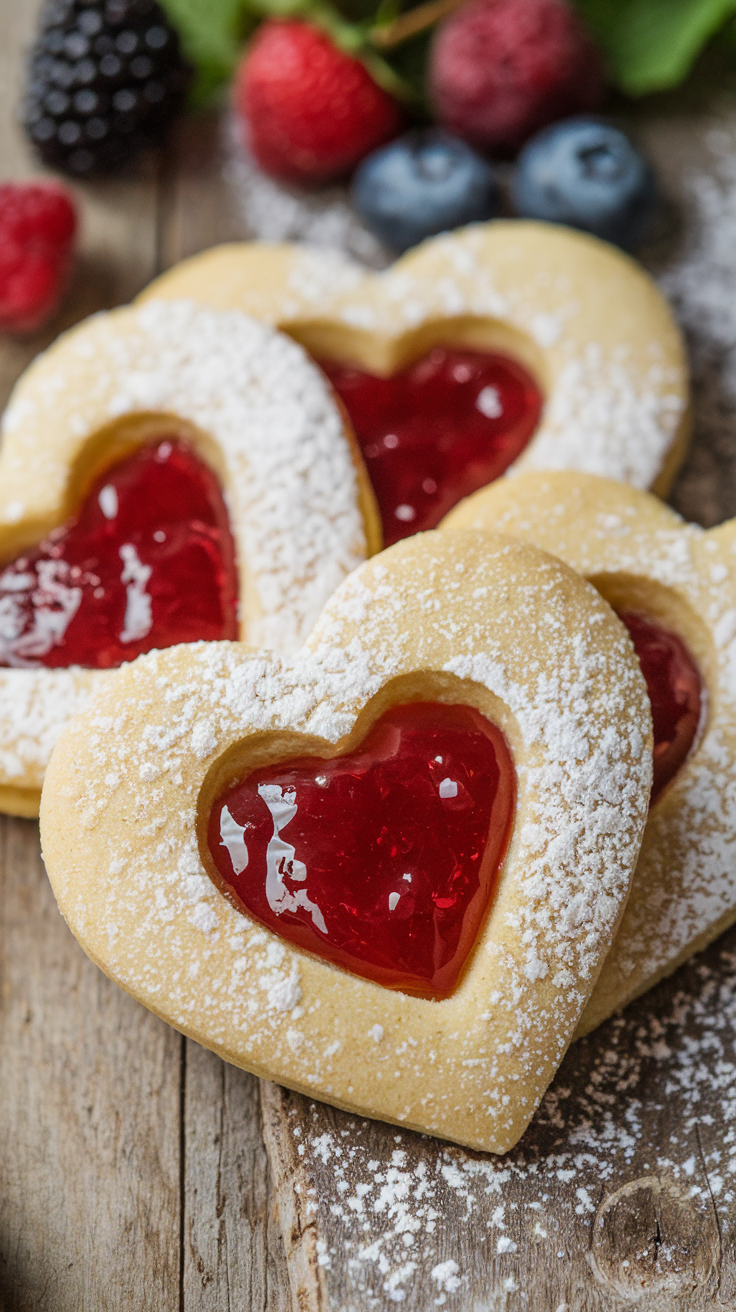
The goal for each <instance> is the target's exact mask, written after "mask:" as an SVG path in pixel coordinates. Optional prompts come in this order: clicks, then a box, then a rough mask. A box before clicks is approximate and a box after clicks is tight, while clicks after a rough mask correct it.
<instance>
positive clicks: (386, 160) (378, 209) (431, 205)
mask: <svg viewBox="0 0 736 1312" xmlns="http://www.w3.org/2000/svg"><path fill="white" fill-rule="evenodd" d="M500 199H501V193H500V189H499V186H498V183H497V181H496V176H495V173H494V171H493V169H492V168H491V166H490V164H488V163H487V162H486V161H485V160H484V159H481V158H480V156H479V155H476V153H475V151H474V150H471V149H470V147H469V146H466V145H465V142H463V141H458V140H457V138H456V137H451V136H448V134H447V133H445V132H438V131H436V130H432V129H429V130H427V131H425V132H408V133H407V134H406V136H403V137H399V139H398V141H393V142H392V143H391V145H389V146H383V147H382V148H381V149H380V150H376V151H374V153H373V154H372V155H369V156H368V158H367V159H366V160H364V161H363V163H362V164H361V166H360V168H359V169H358V171H357V173H356V175H355V179H354V182H353V201H354V203H355V207H356V209H357V210H358V213H359V214H360V215H361V216H362V217H363V219H364V220H365V222H366V223H367V224H368V227H369V228H372V229H373V231H374V232H375V233H376V234H377V235H378V236H379V237H380V238H381V240H382V241H384V242H385V243H386V245H387V246H392V247H393V248H394V249H395V250H397V251H403V250H406V249H407V247H408V246H415V245H416V243H417V242H419V241H423V239H424V238H425V237H431V236H432V235H433V234H434V233H436V232H446V231H447V229H448V228H456V227H458V225H459V224H462V223H473V222H474V221H476V220H478V219H488V218H490V217H491V216H492V215H493V214H496V213H497V212H498V210H499V208H500Z"/></svg>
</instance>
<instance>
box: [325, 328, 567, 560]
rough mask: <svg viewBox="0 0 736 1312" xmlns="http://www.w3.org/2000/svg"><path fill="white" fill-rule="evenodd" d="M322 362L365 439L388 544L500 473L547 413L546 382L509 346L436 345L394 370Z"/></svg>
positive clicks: (433, 520)
mask: <svg viewBox="0 0 736 1312" xmlns="http://www.w3.org/2000/svg"><path fill="white" fill-rule="evenodd" d="M320 365H321V367H322V369H323V370H324V371H325V373H326V374H327V377H328V378H329V380H330V382H331V383H332V386H333V387H334V389H335V391H336V392H337V394H338V396H339V397H340V398H341V400H342V402H343V404H344V405H345V408H346V410H347V412H348V416H349V418H350V422H351V424H352V425H353V428H354V429H355V433H356V436H357V438H358V441H359V443H360V446H361V448H362V451H363V455H364V457H365V462H366V466H367V468H368V473H369V475H370V479H371V482H372V484H373V490H374V492H375V494H376V499H377V501H378V506H379V509H380V512H381V518H382V520H383V534H384V541H385V544H386V546H387V547H388V546H390V545H391V543H392V542H397V541H398V540H399V538H404V537H406V536H407V535H408V534H410V533H419V532H420V531H421V530H423V529H427V528H436V526H437V525H438V524H439V522H440V520H441V519H442V518H443V516H444V515H446V514H447V513H448V511H450V510H452V507H453V506H454V505H456V504H457V502H458V501H460V500H461V498H462V497H467V496H469V495H470V493H471V492H475V491H477V489H478V488H479V487H485V486H486V484H487V483H491V482H492V481H493V479H494V478H498V477H499V475H501V474H502V473H503V472H504V470H505V469H508V467H509V465H510V464H511V463H512V462H513V461H514V460H516V458H517V456H519V455H520V454H521V452H522V451H523V450H524V447H525V446H526V444H527V442H528V441H529V439H530V437H531V435H532V433H533V432H534V430H535V428H536V427H537V424H538V422H539V414H540V410H541V407H542V398H541V396H540V393H539V390H538V388H537V387H536V385H535V383H534V381H533V379H532V378H531V377H530V375H529V374H528V373H527V371H526V369H524V368H522V366H521V365H520V364H517V363H516V361H515V360H510V359H509V358H508V357H507V356H504V355H498V354H496V353H491V352H488V351H466V350H455V349H454V348H451V347H447V346H436V347H435V348H434V350H433V351H430V353H429V355H426V356H424V358H423V359H421V360H417V361H416V363H415V364H413V365H410V366H409V368H408V369H404V370H402V372H401V373H398V374H394V376H393V377H392V378H377V377H376V376H375V374H367V373H363V372H362V371H361V370H359V369H351V368H348V367H346V366H345V365H339V364H334V363H331V362H330V361H325V360H321V361H320Z"/></svg>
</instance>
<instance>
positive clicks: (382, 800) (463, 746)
mask: <svg viewBox="0 0 736 1312" xmlns="http://www.w3.org/2000/svg"><path fill="white" fill-rule="evenodd" d="M515 795H516V776H515V772H514V767H513V764H512V761H511V756H510V754H509V750H508V747H507V746H506V742H505V739H504V737H503V735H502V734H501V732H500V731H499V730H498V729H497V728H496V727H495V726H494V725H492V724H490V723H489V722H488V721H487V720H486V719H485V718H484V717H483V716H482V715H480V713H479V712H478V711H476V710H474V709H472V708H471V707H468V706H456V705H444V704H441V703H434V702H411V703H408V704H406V705H401V706H395V707H393V708H392V709H391V710H389V711H387V712H386V713H385V715H383V716H382V717H381V718H380V719H379V720H378V721H377V722H376V724H374V726H373V727H372V729H371V730H370V732H369V733H368V734H367V736H366V738H365V739H364V741H363V742H362V744H361V746H360V747H359V748H358V749H357V750H356V751H354V752H352V753H350V755H348V756H339V757H334V758H332V759H330V760H325V759H323V758H321V757H315V756H312V757H301V758H299V759H297V760H292V761H283V762H279V763H278V764H275V765H273V766H269V767H266V768H263V769H259V770H257V771H255V772H254V773H253V774H250V775H248V777H247V778H246V779H244V780H243V781H242V782H241V783H239V784H237V785H236V786H235V787H234V788H232V789H231V790H230V791H229V792H228V793H226V794H225V796H223V797H221V798H220V799H219V800H218V801H217V803H216V804H215V806H214V807H213V810H212V814H211V816H210V824H209V847H210V852H211V854H212V858H213V860H214V862H215V865H216V867H217V870H218V872H219V874H220V877H221V880H222V886H223V888H224V889H226V890H228V891H229V892H231V894H234V895H235V900H236V902H237V903H238V905H240V906H241V907H242V908H243V909H244V910H245V911H247V912H248V913H249V914H250V915H251V916H253V917H254V918H255V919H256V920H259V921H260V922H261V923H262V924H264V925H266V926H267V927H268V928H269V929H271V930H274V931H275V932H276V933H277V934H280V935H281V937H282V938H285V939H288V940H289V942H291V943H295V944H297V945H298V947H300V948H304V949H306V950H307V951H308V952H313V953H315V954H316V955H317V956H320V957H324V958H326V959H327V960H328V961H331V962H334V963H335V965H338V966H342V967H344V968H345V969H346V970H349V971H352V972H353V973H354V974H356V975H362V976H364V977H365V978H366V979H371V980H375V981H376V982H377V983H379V984H383V985H386V986H388V987H389V988H396V989H402V990H404V991H405V992H408V993H417V994H421V995H422V996H424V997H429V998H439V997H444V996H446V995H447V994H448V993H450V992H452V990H453V988H454V987H455V985H456V983H457V981H458V978H459V976H460V974H461V972H462V969H463V966H464V964H465V962H466V961H467V958H468V956H469V954H470V952H471V951H472V949H473V945H474V944H475V941H476V938H477V936H478V931H479V929H480V926H481V924H482V921H483V918H484V916H485V913H486V909H487V907H488V903H489V900H490V898H491V896H492V893H493V890H494V887H495V883H496V878H497V875H498V872H499V869H500V866H501V863H502V862H503V859H504V856H505V854H506V847H507V844H508V840H509V836H510V833H511V826H512V823H513V813H514V805H515Z"/></svg>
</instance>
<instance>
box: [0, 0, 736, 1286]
mask: <svg viewBox="0 0 736 1312" xmlns="http://www.w3.org/2000/svg"><path fill="white" fill-rule="evenodd" d="M37 8H38V4H37V0H33V3H31V2H30V0H24V2H23V3H22V4H21V3H19V0H0V30H1V31H2V32H3V36H4V42H3V48H2V50H1V51H0V61H2V63H1V64H0V152H1V154H0V158H1V159H2V176H4V177H20V176H23V175H25V174H27V173H29V172H31V171H33V167H34V166H33V164H32V162H31V161H30V159H29V156H28V154H27V152H26V149H25V146H24V144H23V142H22V139H21V136H20V134H19V132H18V131H17V129H16V128H15V126H14V122H13V118H14V109H15V105H16V103H17V100H18V95H19V85H20V80H21V76H22V64H21V54H20V52H21V51H22V50H23V48H24V47H25V46H26V45H27V44H28V41H29V39H30V35H31V33H32V30H33V26H34V22H35V13H36V10H37ZM716 112H717V114H719V115H720V116H721V119H722V121H723V124H724V125H725V126H724V127H722V128H721V129H720V130H721V131H722V132H723V131H725V132H726V133H729V132H730V133H733V134H734V149H736V132H735V131H734V127H733V125H734V123H736V112H735V111H734V110H732V108H731V106H730V105H725V106H723V107H720V108H719V109H718V111H716ZM713 121H714V120H713V111H712V110H711V109H708V110H707V112H706V111H705V110H704V109H703V106H702V104H700V103H695V104H692V105H690V106H688V107H685V108H683V106H682V105H680V104H674V103H673V104H666V103H664V102H663V103H662V104H661V105H657V106H655V107H654V109H652V108H651V107H648V108H647V109H646V110H645V111H642V112H641V114H640V115H639V121H638V123H637V128H638V130H639V131H640V133H641V134H642V135H643V136H644V138H645V139H646V141H647V145H648V147H649V149H650V150H651V152H652V153H653V154H654V155H655V157H656V158H657V160H658V163H659V165H660V169H661V172H662V175H663V177H664V179H665V185H666V187H667V188H668V190H669V191H670V193H671V194H672V195H673V196H678V195H679V197H680V198H682V196H683V187H684V186H685V180H686V179H687V176H688V169H689V168H690V167H692V166H694V165H697V166H699V167H701V168H702V169H706V170H707V168H708V167H709V166H708V163H707V148H706V147H707V142H708V141H709V140H711V138H708V136H707V132H708V131H709V130H710V129H712V126H713ZM724 140H725V139H723V138H722V139H721V141H720V152H721V153H720V156H719V158H720V160H721V167H723V159H724ZM704 142H705V143H706V146H704ZM221 152H222V137H221V133H220V131H219V128H218V124H217V122H216V121H215V120H214V119H212V118H210V119H203V120H201V121H198V122H190V123H188V124H186V125H185V126H184V127H183V128H182V130H181V132H180V135H179V136H178V137H177V138H176V139H175V140H174V142H173V143H172V145H171V147H170V149H169V150H167V152H166V155H165V157H164V158H163V159H161V160H160V161H158V162H153V163H149V164H148V165H147V166H146V167H147V171H144V172H143V173H136V174H134V175H132V176H130V177H128V178H126V179H125V180H120V181H117V180H116V181H114V182H109V183H105V184H95V185H89V186H85V187H84V188H79V189H78V192H79V197H80V202H81V208H82V213H83V225H84V226H83V239H82V254H81V261H80V269H79V275H78V277H77V279H76V281H75V284H74V288H73V291H72V294H71V297H70V300H69V301H68V303H67V305H66V307H65V309H64V312H63V314H62V316H61V317H60V318H59V320H58V321H57V322H55V323H54V324H52V325H51V326H50V328H49V330H48V331H47V332H45V333H43V334H41V335H39V336H38V337H36V338H34V339H33V340H31V341H29V342H23V343H17V342H10V341H4V342H3V343H2V344H1V345H0V391H1V392H2V398H1V399H2V401H3V402H4V400H5V397H6V395H7V393H8V391H9V389H10V386H11V385H12V383H13V381H14V379H15V378H16V377H17V375H18V374H19V373H20V371H21V370H22V368H23V367H24V366H25V364H26V363H27V362H28V360H29V359H30V358H31V357H32V356H33V355H34V354H35V353H36V352H37V351H38V350H39V349H41V348H42V347H43V346H44V345H45V344H46V343H47V342H48V341H49V340H51V338H52V337H53V336H55V335H56V333H57V332H58V331H59V330H60V329H62V328H63V327H65V326H67V325H69V324H71V323H73V322H75V321H76V320H77V319H79V318H81V317H83V316H84V315H86V314H88V313H90V312H92V311H93V310H95V309H98V308H100V307H104V306H111V305H115V304H118V303H120V302H124V301H126V300H127V299H129V298H130V297H131V296H132V295H133V294H134V293H135V292H136V291H137V290H138V289H139V288H141V287H142V286H144V284H145V283H146V282H147V281H148V280H149V279H150V278H151V277H152V276H153V275H154V274H156V273H157V272H158V271H160V270H161V269H163V268H165V267H167V266H168V265H169V264H171V263H173V262H175V261H176V260H178V259H180V258H182V257H183V256H185V255H187V254H190V253H192V252H194V251H197V250H199V249H202V248H203V247H205V246H208V245H211V244H212V243H214V242H217V241H222V240H226V239H228V238H231V237H238V236H240V237H242V236H247V235H248V234H247V232H246V231H245V229H244V226H243V222H242V219H241V218H240V217H239V214H238V210H237V206H236V204H235V203H234V198H233V195H232V194H231V191H230V189H229V187H228V185H227V184H226V183H225V182H224V181H223V177H222V159H221ZM727 154H728V151H727V149H726V150H725V155H727ZM726 171H727V170H726ZM735 212H736V211H735ZM734 236H735V237H736V220H735V221H734ZM678 240H680V237H679V236H678V234H677V232H676V231H674V230H673V231H671V232H669V233H665V234H664V236H663V239H662V242H661V243H660V244H659V245H657V246H655V247H653V248H652V250H651V251H650V252H649V255H650V262H651V263H652V264H653V266H654V267H656V266H658V265H661V264H662V263H663V262H664V261H666V260H668V259H669V260H671V258H672V250H673V243H674V245H676V243H677V241H678ZM733 259H734V264H735V265H736V240H735V241H734V244H733ZM695 274H696V276H697V267H696V268H695ZM685 301H687V295H685ZM735 303H736V301H735ZM683 313H684V317H685V319H686V321H688V322H692V321H693V319H695V320H697V315H694V314H693V312H692V306H690V308H689V309H688V305H687V304H686V305H685V306H684V310H683ZM725 336H727V334H726V335H725ZM721 337H722V338H724V334H723V333H721ZM693 345H694V349H695V357H694V358H695V373H696V377H695V383H696V399H697V407H698V421H699V422H698V435H697V442H696V444H695V446H694V449H693V454H692V456H691V458H690V460H689V462H688V465H687V467H686V469H685V471H684V472H683V475H682V476H681V478H680V480H679V482H678V485H677V488H676V493H675V498H674V501H675V504H676V505H677V506H678V507H679V508H680V509H682V510H683V512H684V513H687V514H688V515H690V516H692V517H693V518H695V519H699V520H700V521H701V522H703V523H708V524H711V523H715V522H718V521H719V520H720V519H722V518H724V517H726V516H727V515H728V514H733V513H735V512H736V436H735V435H736V400H734V398H733V395H732V393H731V391H730V390H729V388H728V386H726V385H725V384H724V381H723V377H724V370H723V361H724V358H725V356H727V354H728V342H727V341H726V340H725V338H724V340H721V341H715V342H714V341H713V340H711V337H710V336H709V334H708V332H705V333H703V332H702V331H700V329H698V332H696V335H695V338H694V341H693ZM0 916H1V917H2V924H1V927H0V978H1V980H2V1009H1V1011H0V1305H1V1306H2V1307H3V1308H4V1309H5V1312H26V1309H28V1310H30V1309H31V1308H34V1309H42V1310H46V1312H106V1310H107V1309H110V1312H123V1309H125V1310H126V1312H127V1309H131V1310H133V1309H135V1312H143V1310H144V1309H150V1310H151V1312H175V1310H178V1312H200V1310H201V1312H205V1310H207V1312H226V1310H227V1312H258V1310H259V1309H268V1312H282V1310H284V1312H285V1310H286V1309H289V1308H293V1309H300V1310H301V1312H317V1310H318V1309H319V1312H343V1310H344V1312H348V1310H349V1312H367V1310H368V1309H387V1308H392V1307H394V1306H395V1305H398V1304H401V1305H402V1306H403V1307H404V1308H405V1309H406V1312H409V1309H411V1312H427V1310H428V1309H431V1308H434V1307H443V1308H446V1309H447V1310H448V1312H496V1310H498V1312H500V1310H501V1309H507V1310H508V1312H521V1309H529V1310H530V1312H606V1310H607V1309H611V1310H613V1309H618V1308H624V1307H636V1308H639V1309H641V1310H642V1312H658V1310H659V1309H662V1310H663V1312H664V1310H665V1309H666V1312H680V1310H682V1312H685V1309H687V1310H688V1312H690V1310H693V1312H697V1310H698V1309H703V1312H704V1310H705V1309H716V1308H718V1309H723V1308H731V1309H736V1253H735V1251H734V1249H735V1244H736V1203H735V1202H734V1194H735V1193H736V1175H735V1174H733V1173H732V1172H729V1163H730V1164H731V1165H734V1166H736V1156H732V1155H731V1154H732V1152H733V1153H735V1154H736V1130H735V1129H734V1127H735V1126H736V1048H735V1045H734V1037H735V1034H736V932H732V933H731V934H730V935H726V936H725V938H723V939H722V940H721V941H720V942H719V943H718V944H716V945H715V946H714V947H713V948H712V949H711V950H710V951H709V952H707V953H705V954H704V955H703V956H702V957H701V958H698V959H697V960H696V961H695V962H693V963H692V964H691V965H689V966H688V967H686V968H684V969H683V970H681V971H680V972H679V973H678V974H677V975H676V976H675V977H674V978H673V979H672V980H671V981H669V982H667V983H666V984H664V985H662V986H660V987H659V988H658V989H657V990H655V991H654V992H653V993H652V994H650V995H649V996H648V997H647V998H645V999H644V1000H643V1001H641V1002H640V1003H639V1004H637V1005H635V1006H634V1007H632V1008H630V1009H629V1011H628V1012H627V1013H626V1014H625V1016H624V1017H623V1018H621V1017H619V1018H616V1019H614V1020H613V1021H611V1022H609V1023H608V1024H607V1025H606V1026H604V1027H602V1029H601V1030H600V1031H598V1032H597V1033H596V1034H594V1035H593V1036H591V1037H590V1038H589V1039H586V1040H584V1041H583V1042H581V1043H579V1044H577V1045H576V1046H575V1047H574V1049H573V1050H572V1051H571V1053H570V1054H569V1056H568V1058H567V1059H566V1061H565V1063H564V1065H563V1067H562V1069H561V1071H560V1073H559V1075H558V1078H557V1080H556V1081H555V1084H554V1085H553V1088H552V1090H551V1091H550V1093H549V1095H548V1096H547V1098H546V1099H545V1102H544V1104H543V1106H542V1109H541V1110H540V1113H539V1114H538V1116H537V1117H536V1118H535V1120H534V1122H533V1124H532V1127H531V1128H530V1130H529V1132H528V1133H527V1135H526V1136H525V1138H524V1140H523V1142H522V1144H521V1145H520V1146H519V1148H518V1149H517V1150H516V1151H515V1152H513V1153H512V1154H510V1155H509V1156H508V1157H507V1158H505V1159H494V1158H490V1157H483V1156H481V1155H479V1154H473V1153H467V1152H464V1151H463V1150H461V1149H458V1148H454V1147H451V1146H448V1145H443V1144H438V1143H437V1142H435V1141H432V1140H428V1139H424V1138H422V1137H421V1136H418V1135H415V1134H411V1133H408V1132H401V1131H398V1130H397V1129H396V1128H395V1127H388V1126H385V1125H381V1124H377V1123H368V1122H359V1121H356V1119H355V1118H353V1117H349V1116H347V1115H344V1114H342V1113H339V1112H336V1111H334V1110H332V1109H330V1108H326V1107H321V1106H318V1105H314V1104H311V1103H309V1101H308V1100H306V1099H304V1098H301V1097H299V1096H297V1095H295V1094H289V1093H285V1092H283V1091H281V1090H278V1089H276V1088H274V1087H273V1086H271V1085H266V1084H260V1083H259V1082H258V1081H257V1080H255V1079H254V1078H252V1077H251V1076H248V1075H246V1074H244V1073H243V1072H241V1071H237V1070H234V1069H233V1068H232V1067H228V1066H226V1065H224V1064H223V1063H222V1062H221V1061H220V1060H219V1059H218V1058H216V1057H214V1056H213V1055H212V1054H210V1053H208V1052H205V1051H204V1050H202V1049H201V1048H199V1047H197V1046H196V1045H195V1044H193V1043H191V1042H189V1041H187V1040H184V1039H182V1038H181V1037H180V1036H179V1035H177V1034H176V1033H174V1032H173V1031H172V1030H170V1029H169V1028H168V1027H167V1026H166V1025H164V1024H163V1023H162V1022H160V1021H158V1020H157V1019H155V1018H154V1017H153V1016H151V1015H149V1014H148V1012H146V1011H144V1010H143V1009H142V1008H141V1007H140V1006H138V1005H137V1004H136V1003H135V1002H133V1001H132V1000H131V999H130V998H128V997H126V996H125V995H124V994H123V993H121V992H120V991H119V990H118V989H117V988H116V987H115V986H114V985H112V984H111V983H110V982H109V981H108V980H107V979H106V978H105V977H104V976H102V975H101V974H100V973H99V971H97V970H96V969H95V967H93V966H92V965H91V964H90V963H89V962H88V961H87V959H86V958H85V957H84V955H83V954H82V952H81V950H80V949H79V948H78V947H77V945H76V943H75V941H74V940H73V939H72V937H71V935H70V934H69V932H68V930H67V929H66V927H65V925H64V923H63V922H62V920H61V918H60V916H59V914H58V912H57V910H56V907H55V903H54V900H53V897H52V895H51V891H50V888H49V886H48V883H47V881H46V878H45V874H44V871H43V866H42V863H41V859H40V854H39V845H38V830H37V825H36V824H35V823H31V822H29V821H22V820H3V821H1V822H0ZM732 1140H734V1141H733V1142H732Z"/></svg>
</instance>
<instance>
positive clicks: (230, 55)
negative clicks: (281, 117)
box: [160, 0, 246, 106]
mask: <svg viewBox="0 0 736 1312" xmlns="http://www.w3.org/2000/svg"><path fill="white" fill-rule="evenodd" d="M160 2H161V5H162V7H163V9H165V11H166V14H167V16H168V18H169V20H170V22H171V23H173V25H174V27H175V28H176V30H177V32H178V33H179V37H180V39H181V44H182V50H183V51H184V54H185V56H186V58H187V59H188V60H189V62H190V64H192V66H193V68H194V70H195V80H194V86H193V88H192V92H191V100H192V103H193V104H194V105H195V106H198V105H202V104H204V103H205V101H206V100H208V99H209V98H210V96H211V95H212V93H213V92H214V91H215V90H216V89H217V87H218V86H219V85H220V84H221V83H222V82H225V81H226V80H227V79H228V78H229V77H230V76H231V74H232V71H233V69H234V68H235V65H236V63H237V60H238V55H239V54H240V49H241V46H242V42H243V36H244V34H245V30H246V28H245V20H244V14H245V4H244V0H160Z"/></svg>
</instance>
